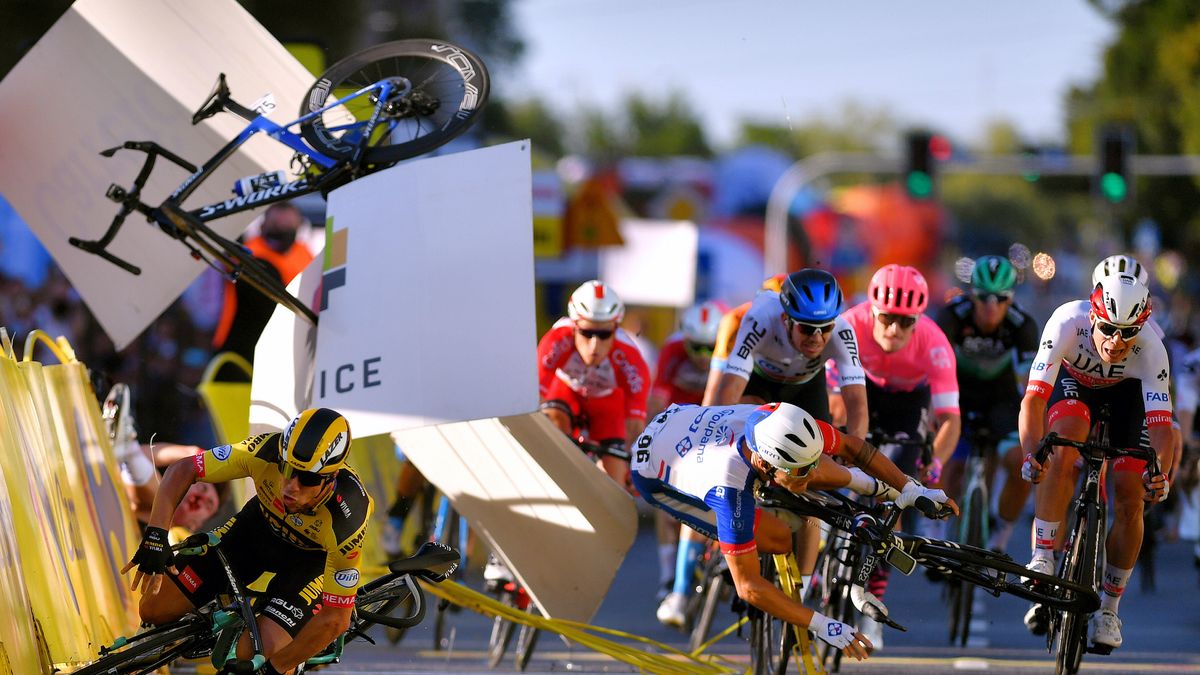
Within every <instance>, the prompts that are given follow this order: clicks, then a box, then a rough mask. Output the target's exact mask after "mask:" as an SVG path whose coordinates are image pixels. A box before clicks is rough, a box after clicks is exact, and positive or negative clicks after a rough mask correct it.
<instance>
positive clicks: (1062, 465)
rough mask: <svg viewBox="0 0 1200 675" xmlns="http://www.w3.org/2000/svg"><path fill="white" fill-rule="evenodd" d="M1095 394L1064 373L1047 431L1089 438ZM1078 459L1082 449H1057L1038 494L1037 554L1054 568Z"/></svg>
mask: <svg viewBox="0 0 1200 675" xmlns="http://www.w3.org/2000/svg"><path fill="white" fill-rule="evenodd" d="M1091 393H1092V390H1091V389H1088V388H1086V387H1084V386H1083V385H1081V384H1079V383H1078V382H1077V381H1076V380H1075V378H1072V377H1070V376H1068V375H1064V374H1061V373H1060V374H1059V376H1058V381H1057V382H1055V385H1054V391H1053V392H1052V393H1051V394H1050V400H1049V401H1048V404H1049V409H1048V410H1047V412H1046V422H1047V424H1046V426H1047V430H1048V431H1052V432H1055V433H1057V434H1058V435H1060V436H1063V437H1065V438H1069V439H1071V440H1076V441H1082V440H1084V439H1086V438H1087V436H1088V431H1089V429H1090V428H1091V421H1092V413H1091V408H1090V407H1089V405H1090V404H1091V403H1092V401H1091V400H1089V399H1091V398H1094V397H1093V396H1091ZM1078 460H1079V452H1078V451H1077V450H1075V449H1074V448H1064V447H1058V448H1056V449H1055V450H1054V453H1053V454H1051V455H1050V457H1049V458H1048V459H1047V461H1046V465H1045V469H1046V473H1045V476H1044V477H1043V478H1042V481H1041V482H1040V483H1038V485H1037V489H1036V491H1035V493H1034V521H1033V522H1034V532H1033V537H1032V539H1033V557H1034V558H1040V559H1043V560H1048V561H1050V566H1051V567H1053V559H1054V546H1055V544H1054V542H1055V540H1056V539H1057V538H1058V534H1059V532H1058V530H1059V525H1060V524H1061V523H1062V519H1063V516H1064V515H1065V514H1066V512H1067V503H1068V502H1069V501H1070V500H1071V495H1072V494H1073V493H1074V490H1075V485H1076V479H1077V478H1078V477H1079V468H1078V467H1077V461H1078Z"/></svg>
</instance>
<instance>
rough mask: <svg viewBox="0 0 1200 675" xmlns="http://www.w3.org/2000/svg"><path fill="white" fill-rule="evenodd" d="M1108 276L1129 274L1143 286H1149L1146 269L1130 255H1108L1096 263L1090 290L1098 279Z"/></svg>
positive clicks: (1098, 281) (1148, 276)
mask: <svg viewBox="0 0 1200 675" xmlns="http://www.w3.org/2000/svg"><path fill="white" fill-rule="evenodd" d="M1110 274H1131V275H1133V276H1135V277H1137V280H1138V281H1140V282H1142V285H1143V286H1149V285H1150V275H1149V274H1148V273H1147V272H1146V268H1145V267H1142V263H1140V262H1138V261H1137V259H1136V258H1134V257H1133V256H1131V255H1124V254H1118V255H1110V256H1108V257H1107V258H1105V259H1104V260H1101V261H1100V262H1098V263H1096V269H1094V270H1092V288H1095V287H1096V284H1098V283H1100V277H1106V276H1109V275H1110Z"/></svg>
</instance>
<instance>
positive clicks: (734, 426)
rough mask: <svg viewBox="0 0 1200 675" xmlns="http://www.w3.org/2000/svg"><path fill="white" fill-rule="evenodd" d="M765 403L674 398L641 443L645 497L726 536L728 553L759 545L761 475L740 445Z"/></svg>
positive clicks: (638, 455) (640, 485)
mask: <svg viewBox="0 0 1200 675" xmlns="http://www.w3.org/2000/svg"><path fill="white" fill-rule="evenodd" d="M757 409H758V406H756V405H727V406H710V407H701V406H694V405H685V406H679V405H672V406H671V407H669V408H667V409H666V410H665V411H663V412H662V413H660V414H658V415H657V416H655V418H654V419H653V420H651V421H650V424H649V425H647V426H646V430H645V431H643V432H642V435H641V436H639V437H638V439H637V442H636V443H635V444H634V448H633V462H632V464H631V465H630V469H631V471H632V473H633V484H634V486H635V487H637V489H638V492H639V493H640V494H641V496H642V498H643V499H645V500H646V501H647V502H649V503H650V504H653V505H654V506H657V507H659V508H661V509H663V510H665V511H667V512H668V513H670V514H671V515H672V516H674V517H675V518H678V519H679V520H681V521H683V522H684V523H686V524H687V525H689V526H691V527H693V528H695V529H696V530H697V531H698V532H700V533H701V534H704V535H705V536H708V537H712V538H714V539H716V540H717V541H719V542H720V544H721V552H722V553H734V554H737V553H749V552H751V551H754V550H755V545H754V524H755V514H756V511H757V509H756V508H755V504H754V490H753V488H754V481H755V479H756V478H757V475H756V474H755V471H754V469H753V468H752V467H751V466H750V462H749V461H748V460H747V459H746V458H744V457H743V456H742V454H741V453H740V452H738V445H739V444H740V443H741V440H742V437H743V435H744V433H743V432H744V429H745V427H746V418H747V417H749V416H750V413H752V412H754V411H755V410H757Z"/></svg>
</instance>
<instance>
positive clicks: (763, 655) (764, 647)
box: [747, 556, 790, 675]
mask: <svg viewBox="0 0 1200 675" xmlns="http://www.w3.org/2000/svg"><path fill="white" fill-rule="evenodd" d="M762 573H763V578H764V579H766V580H767V581H768V582H770V583H776V577H777V574H776V572H775V561H774V559H773V558H772V557H769V556H768V557H764V558H763V561H762ZM747 614H748V615H749V617H750V672H751V673H753V674H754V675H774V674H775V673H783V672H784V671H786V670H787V661H788V651H787V649H785V648H788V649H790V647H788V645H789V642H790V641H789V640H787V634H788V633H789V632H790V631H789V626H788V624H787V623H786V622H784V621H782V620H780V619H777V618H775V617H773V616H771V615H770V614H768V613H766V612H764V611H762V610H760V609H758V608H757V607H753V606H751V607H750V608H749V611H748V612H747Z"/></svg>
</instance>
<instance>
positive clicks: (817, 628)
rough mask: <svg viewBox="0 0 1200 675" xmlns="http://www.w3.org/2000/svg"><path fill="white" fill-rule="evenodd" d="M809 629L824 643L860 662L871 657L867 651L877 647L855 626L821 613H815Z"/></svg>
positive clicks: (809, 623)
mask: <svg viewBox="0 0 1200 675" xmlns="http://www.w3.org/2000/svg"><path fill="white" fill-rule="evenodd" d="M808 629H809V630H811V631H812V632H813V634H814V635H816V636H817V637H818V638H820V639H821V640H822V641H823V642H826V643H828V644H829V645H831V646H833V647H836V648H837V649H841V650H842V651H844V652H845V653H846V656H852V657H854V658H855V659H857V660H859V661H862V660H863V659H865V658H867V656H868V655H869V652H868V651H867V650H869V649H874V648H875V645H873V644H871V641H870V640H868V639H867V638H866V636H864V635H863V634H862V633H860V632H858V629H857V628H855V627H854V626H851V625H850V624H848V623H842V622H841V621H834V620H833V619H830V618H829V617H827V616H825V615H824V614H821V613H820V612H813V616H812V619H811V620H809V622H808Z"/></svg>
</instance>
